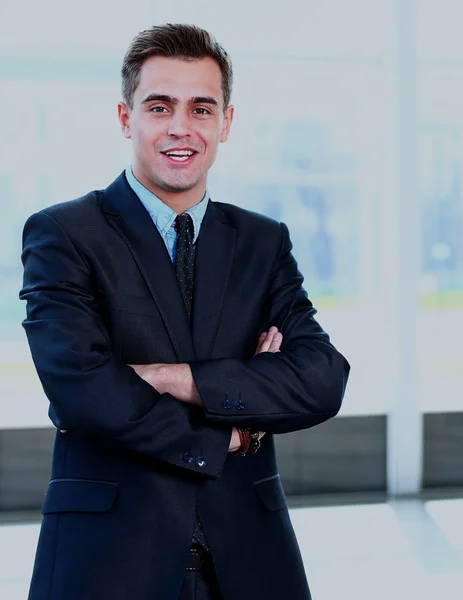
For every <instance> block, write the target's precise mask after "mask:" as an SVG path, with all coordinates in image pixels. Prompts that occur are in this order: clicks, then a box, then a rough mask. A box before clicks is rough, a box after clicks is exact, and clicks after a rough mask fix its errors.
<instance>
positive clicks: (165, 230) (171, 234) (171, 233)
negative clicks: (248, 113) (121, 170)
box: [125, 166, 209, 264]
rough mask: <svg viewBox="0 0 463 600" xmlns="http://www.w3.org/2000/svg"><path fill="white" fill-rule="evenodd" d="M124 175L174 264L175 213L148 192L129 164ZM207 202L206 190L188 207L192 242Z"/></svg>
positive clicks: (204, 212) (194, 240)
mask: <svg viewBox="0 0 463 600" xmlns="http://www.w3.org/2000/svg"><path fill="white" fill-rule="evenodd" d="M125 176H126V178H127V181H128V183H129V185H130V187H131V188H132V189H133V191H134V192H135V194H136V195H137V196H138V198H139V199H140V202H141V203H142V204H143V206H144V207H145V208H146V210H147V211H148V213H149V215H150V217H151V218H152V219H153V223H154V224H155V225H156V227H157V229H158V231H159V233H160V234H161V237H162V239H163V240H164V243H165V245H166V247H167V250H168V252H169V256H170V258H171V260H172V262H173V263H174V264H175V246H176V243H177V232H176V231H175V219H176V218H177V216H178V215H177V213H176V212H175V211H174V210H172V209H171V208H170V207H169V206H167V204H164V202H162V200H161V199H160V198H158V197H157V196H156V195H155V194H153V192H150V190H149V189H148V188H146V187H145V186H144V185H143V184H142V183H140V182H139V181H138V179H137V178H136V177H135V175H134V174H133V171H132V167H131V166H129V167H127V168H126V170H125ZM208 203H209V192H208V191H207V190H206V193H205V194H204V197H203V199H202V200H201V202H198V204H195V205H194V206H192V207H191V208H189V209H188V210H187V211H185V212H186V213H188V214H189V215H190V216H191V218H192V220H193V226H194V238H193V243H196V240H197V239H198V235H199V230H200V228H201V223H202V221H203V218H204V215H205V214H206V210H207V206H208Z"/></svg>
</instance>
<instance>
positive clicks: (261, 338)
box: [254, 331, 267, 356]
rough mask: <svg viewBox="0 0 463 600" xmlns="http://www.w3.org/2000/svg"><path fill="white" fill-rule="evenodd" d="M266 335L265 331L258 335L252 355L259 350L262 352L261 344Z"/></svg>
mask: <svg viewBox="0 0 463 600" xmlns="http://www.w3.org/2000/svg"><path fill="white" fill-rule="evenodd" d="M266 337H267V332H266V331H263V332H262V333H261V334H260V336H259V340H258V342H257V348H256V351H255V353H254V356H256V354H260V352H262V344H263V342H264V340H265V338H266Z"/></svg>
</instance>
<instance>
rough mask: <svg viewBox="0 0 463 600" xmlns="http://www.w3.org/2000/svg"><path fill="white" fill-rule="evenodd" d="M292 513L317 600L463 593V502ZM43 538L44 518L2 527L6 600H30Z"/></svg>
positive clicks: (1, 582)
mask: <svg viewBox="0 0 463 600" xmlns="http://www.w3.org/2000/svg"><path fill="white" fill-rule="evenodd" d="M291 518H292V521H293V524H294V528H295V530H296V534H297V537H298V539H299V544H300V547H301V551H302V555H303V557H304V562H305V566H306V571H307V576H308V578H309V582H310V586H311V589H312V595H313V599H314V600H386V599H387V600H392V599H393V600H401V599H403V600H415V599H416V600H436V599H438V600H461V598H463V500H459V499H458V500H434V501H428V502H423V501H421V500H401V501H397V502H394V503H388V504H370V505H357V506H333V507H323V508H319V507H316V508H315V507H311V508H294V509H292V510H291ZM37 536H38V524H37V523H23V524H2V525H0V598H1V599H2V600H26V598H27V590H28V582H29V578H30V574H31V569H32V563H33V558H34V552H35V545H36V542H37ZM82 600H85V599H82ZM237 600H240V599H237ZM282 600H290V599H286V598H285V599H282ZM291 600H293V599H291Z"/></svg>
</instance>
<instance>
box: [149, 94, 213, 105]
mask: <svg viewBox="0 0 463 600" xmlns="http://www.w3.org/2000/svg"><path fill="white" fill-rule="evenodd" d="M149 102H165V103H166V104H178V102H179V100H178V98H174V97H173V96H168V95H167V94H149V95H148V96H146V98H144V99H143V100H142V101H141V104H148V103H149ZM188 104H212V105H213V106H219V103H218V101H217V100H216V99H215V98H214V97H213V96H192V97H191V98H190V99H189V100H188Z"/></svg>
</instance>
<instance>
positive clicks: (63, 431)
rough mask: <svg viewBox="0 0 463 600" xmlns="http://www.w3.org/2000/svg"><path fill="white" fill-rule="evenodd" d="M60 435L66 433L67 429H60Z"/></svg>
mask: <svg viewBox="0 0 463 600" xmlns="http://www.w3.org/2000/svg"><path fill="white" fill-rule="evenodd" d="M60 431H61V433H67V432H68V431H69V429H60Z"/></svg>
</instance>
